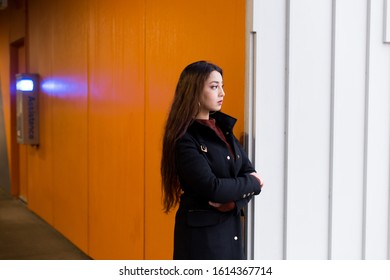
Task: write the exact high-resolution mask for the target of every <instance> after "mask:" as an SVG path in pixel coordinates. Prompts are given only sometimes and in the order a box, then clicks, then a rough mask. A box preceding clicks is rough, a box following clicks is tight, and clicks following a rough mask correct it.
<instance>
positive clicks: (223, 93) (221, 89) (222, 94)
mask: <svg viewBox="0 0 390 280" xmlns="http://www.w3.org/2000/svg"><path fill="white" fill-rule="evenodd" d="M219 95H220V96H222V97H223V96H225V91H224V90H223V87H220V88H219Z"/></svg>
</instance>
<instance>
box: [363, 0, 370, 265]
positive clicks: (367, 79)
mask: <svg viewBox="0 0 390 280" xmlns="http://www.w3.org/2000/svg"><path fill="white" fill-rule="evenodd" d="M370 23H371V0H367V19H366V61H365V64H366V65H365V68H366V72H365V102H364V103H365V108H364V155H363V156H364V158H363V209H362V211H363V213H362V215H363V221H362V259H366V253H367V252H366V246H367V170H368V162H367V161H368V132H369V127H368V120H369V101H370V92H369V90H370V88H369V85H370V37H371V36H370V35H371V34H370V28H371V24H370Z"/></svg>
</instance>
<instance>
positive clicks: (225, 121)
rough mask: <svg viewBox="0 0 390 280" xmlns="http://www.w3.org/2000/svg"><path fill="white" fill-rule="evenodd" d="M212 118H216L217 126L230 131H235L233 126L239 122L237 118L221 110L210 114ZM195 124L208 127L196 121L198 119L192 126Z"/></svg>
mask: <svg viewBox="0 0 390 280" xmlns="http://www.w3.org/2000/svg"><path fill="white" fill-rule="evenodd" d="M210 118H213V119H215V121H216V124H217V126H218V127H219V128H221V130H222V131H229V132H231V131H233V127H234V125H235V124H236V122H237V119H235V118H233V117H231V116H229V115H227V114H225V113H222V112H221V111H218V112H215V113H214V114H212V115H211V116H210ZM194 126H196V127H198V126H202V127H206V126H204V125H202V124H201V123H199V122H196V121H194V122H193V123H192V124H191V125H190V127H194Z"/></svg>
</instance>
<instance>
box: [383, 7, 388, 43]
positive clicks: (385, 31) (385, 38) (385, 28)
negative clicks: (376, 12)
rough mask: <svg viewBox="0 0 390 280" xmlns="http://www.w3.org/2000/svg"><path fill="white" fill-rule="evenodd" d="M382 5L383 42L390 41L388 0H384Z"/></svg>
mask: <svg viewBox="0 0 390 280" xmlns="http://www.w3.org/2000/svg"><path fill="white" fill-rule="evenodd" d="M383 5H384V9H383V19H384V20H383V42H384V43H390V0H384V1H383Z"/></svg>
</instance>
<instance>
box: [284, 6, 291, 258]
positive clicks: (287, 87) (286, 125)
mask: <svg viewBox="0 0 390 280" xmlns="http://www.w3.org/2000/svg"><path fill="white" fill-rule="evenodd" d="M290 5H291V1H290V0H287V2H286V34H285V37H286V46H285V104H284V106H285V116H284V118H285V119H284V133H285V134H284V197H283V208H284V209H283V259H287V242H288V240H287V220H288V213H287V209H288V165H289V162H288V153H289V141H288V140H289V106H290V99H289V97H290V75H289V71H290V18H291V14H290Z"/></svg>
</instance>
